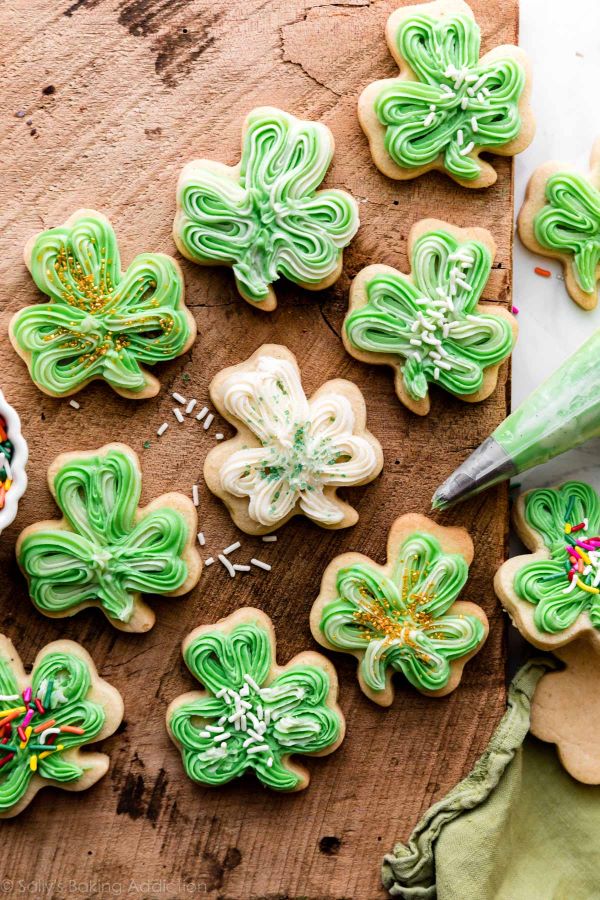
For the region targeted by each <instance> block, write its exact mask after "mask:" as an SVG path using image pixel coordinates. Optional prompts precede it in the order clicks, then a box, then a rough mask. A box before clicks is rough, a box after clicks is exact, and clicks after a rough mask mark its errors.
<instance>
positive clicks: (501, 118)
mask: <svg viewBox="0 0 600 900" xmlns="http://www.w3.org/2000/svg"><path fill="white" fill-rule="evenodd" d="M386 39H387V42H388V46H389V48H390V52H391V54H392V56H393V57H394V59H395V61H396V62H397V64H398V67H399V69H400V75H399V76H398V77H397V78H386V79H383V80H381V81H375V82H373V83H372V84H370V85H369V86H368V87H367V88H365V90H364V91H363V92H362V94H361V96H360V98H359V101H358V118H359V120H360V124H361V126H362V129H363V131H364V132H365V134H366V136H367V138H368V139H369V144H370V148H371V155H372V157H373V160H374V162H375V165H376V166H377V168H378V169H380V170H381V171H382V172H383V173H384V175H387V176H388V177H390V178H397V179H407V178H416V177H417V176H418V175H422V174H423V173H424V172H428V171H429V170H430V169H437V170H438V171H440V172H445V173H446V174H447V175H449V176H450V177H451V178H453V179H454V181H457V182H458V183H459V184H461V185H463V186H464V187H470V188H485V187H488V186H489V185H491V184H493V183H494V182H495V181H496V178H497V173H496V170H495V169H494V168H493V166H492V165H490V163H488V162H485V161H484V160H482V159H481V158H480V154H481V153H486V152H488V151H489V152H493V153H497V154H500V155H502V156H514V155H515V154H516V153H520V152H521V151H522V150H524V149H525V148H526V147H527V146H529V144H530V143H531V140H532V139H533V134H534V130H535V126H534V120H533V114H532V112H531V108H530V106H529V95H530V91H531V76H530V67H529V63H528V61H527V57H526V56H525V54H524V53H523V51H522V50H520V49H519V47H514V46H512V45H504V46H500V47H495V48H494V49H493V50H490V51H489V52H488V53H486V54H485V55H484V56H482V57H481V58H480V56H479V53H480V43H481V34H480V31H479V26H478V24H477V22H476V21H475V18H474V16H473V13H472V11H471V8H470V7H469V6H468V5H467V4H466V3H464V2H463V0H436V2H434V3H422V4H418V5H416V6H403V7H401V8H400V9H397V10H396V11H395V12H393V13H392V15H391V16H390V17H389V19H388V21H387V26H386Z"/></svg>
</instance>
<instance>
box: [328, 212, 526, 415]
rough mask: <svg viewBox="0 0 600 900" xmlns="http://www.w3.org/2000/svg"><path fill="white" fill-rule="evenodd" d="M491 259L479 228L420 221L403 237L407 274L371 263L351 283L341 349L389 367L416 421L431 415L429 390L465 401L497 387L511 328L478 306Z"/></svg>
mask: <svg viewBox="0 0 600 900" xmlns="http://www.w3.org/2000/svg"><path fill="white" fill-rule="evenodd" d="M495 253H496V246H495V244H494V241H493V240H492V236H491V235H490V233H489V232H488V231H486V230H485V229H483V228H455V227H454V226H452V225H448V224H447V223H446V222H440V221H438V220H437V219H423V220H422V221H421V222H417V224H416V225H414V226H413V228H412V229H411V232H410V235H409V239H408V254H409V258H410V260H411V269H412V271H411V274H410V275H404V274H403V273H402V272H398V271H397V270H396V269H393V268H392V267H391V266H384V265H373V266H367V268H366V269H363V270H362V271H361V272H359V273H358V275H357V276H356V278H355V279H354V281H353V283H352V287H351V289H350V304H349V309H348V314H347V316H346V319H345V320H344V325H343V329H342V338H343V341H344V345H345V347H346V350H347V351H348V353H350V354H351V356H354V357H355V358H356V359H359V360H362V361H363V362H371V363H375V364H386V365H389V366H391V367H392V368H393V369H394V370H395V373H396V393H397V394H398V397H399V399H400V400H401V401H402V403H404V405H405V406H407V407H408V408H409V409H410V410H412V411H413V412H414V413H417V414H418V415H420V416H423V415H426V414H427V413H428V412H429V409H430V399H429V384H438V385H439V386H440V387H442V388H444V389H445V390H446V391H449V392H450V393H451V394H454V395H455V396H457V397H459V398H460V399H461V400H466V401H468V402H470V403H475V402H477V401H479V400H485V398H486V397H489V395H490V394H491V393H492V391H493V390H494V388H495V387H496V382H497V380H498V368H499V366H500V364H501V363H502V362H503V360H505V359H506V358H507V356H509V354H510V353H511V351H512V348H513V346H514V343H515V340H516V336H517V323H516V320H515V318H514V316H512V315H511V314H510V313H509V312H508V311H507V310H505V309H504V308H503V307H501V306H499V305H498V304H491V303H480V302H479V299H480V297H481V294H482V291H483V289H484V288H485V285H486V283H487V280H488V277H489V274H490V271H491V268H492V261H493V259H494V256H495Z"/></svg>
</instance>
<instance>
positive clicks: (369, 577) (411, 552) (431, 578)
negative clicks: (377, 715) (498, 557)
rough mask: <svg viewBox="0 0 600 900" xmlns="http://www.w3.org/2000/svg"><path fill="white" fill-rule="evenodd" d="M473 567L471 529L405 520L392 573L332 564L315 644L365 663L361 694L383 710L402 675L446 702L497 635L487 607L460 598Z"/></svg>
mask: <svg viewBox="0 0 600 900" xmlns="http://www.w3.org/2000/svg"><path fill="white" fill-rule="evenodd" d="M472 560H473V542H472V541H471V538H470V537H469V535H468V534H467V532H466V531H465V529H464V528H456V527H451V528H450V527H443V526H441V525H437V524H436V523H435V522H433V521H432V520H431V519H428V518H427V517H425V516H420V515H417V514H414V513H408V514H407V515H404V516H400V518H399V519H396V521H395V522H394V524H393V525H392V528H391V530H390V533H389V537H388V546H387V563H386V564H385V566H381V565H378V564H377V563H374V562H373V561H372V560H371V559H369V558H368V557H367V556H364V555H363V554H362V553H343V554H342V555H341V556H337V557H336V558H335V559H334V560H333V561H332V562H331V563H330V564H329V566H328V567H327V569H326V570H325V573H324V575H323V580H322V582H321V592H320V594H319V596H318V598H317V600H316V601H315V603H314V605H313V608H312V610H311V614H310V628H311V631H312V633H313V637H314V638H315V640H316V641H318V643H319V644H321V645H322V646H323V647H326V648H327V649H328V650H338V651H341V652H343V653H351V654H352V655H353V656H355V657H356V658H357V660H358V681H359V684H360V687H361V689H362V690H363V692H364V693H365V694H366V696H367V697H369V699H370V700H373V701H374V702H375V703H379V704H380V705H381V706H390V705H391V703H392V702H393V700H394V687H393V683H392V676H393V675H394V673H396V672H399V673H401V674H402V675H404V677H405V678H406V679H407V680H408V681H409V682H410V683H411V684H412V685H413V686H414V687H416V688H417V690H419V691H420V692H421V693H422V694H429V695H432V696H436V697H443V696H444V695H446V694H448V693H450V692H451V691H453V690H454V689H455V688H456V687H457V686H458V684H459V683H460V680H461V677H462V672H463V668H464V666H465V663H466V662H467V661H468V660H469V659H470V658H471V657H472V656H474V655H475V654H476V653H477V652H478V651H479V650H480V649H481V646H482V644H483V642H484V641H485V639H486V637H487V634H488V630H489V628H488V620H487V616H486V615H485V613H484V611H483V610H482V609H481V607H479V606H477V605H476V604H474V603H470V602H468V601H462V600H457V599H456V598H457V597H458V595H459V593H460V592H461V590H462V589H463V587H464V585H465V583H466V581H467V578H468V574H469V565H470V563H471V562H472Z"/></svg>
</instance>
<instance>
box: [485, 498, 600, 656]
mask: <svg viewBox="0 0 600 900" xmlns="http://www.w3.org/2000/svg"><path fill="white" fill-rule="evenodd" d="M513 521H514V525H515V528H516V530H517V532H518V534H519V536H520V537H521V538H522V540H523V542H524V543H525V545H526V546H527V547H528V548H529V549H530V550H532V551H533V552H532V553H528V554H525V555H523V556H515V557H513V558H512V559H509V560H508V561H507V562H505V563H504V564H503V565H502V566H500V568H499V569H498V571H497V572H496V577H495V579H494V587H495V589H496V593H497V595H498V597H499V599H500V601H501V602H502V604H503V606H505V607H506V609H507V610H508V612H509V613H510V615H511V617H512V619H513V621H514V623H515V625H516V626H517V628H518V629H519V631H520V632H521V633H522V635H523V636H524V637H525V638H526V639H527V640H528V641H529V642H530V643H531V644H534V645H535V646H536V647H540V648H541V649H543V650H552V649H553V648H554V647H562V646H563V645H564V644H567V643H569V642H570V641H572V640H574V639H575V638H577V637H580V636H585V637H586V638H587V639H588V640H590V641H591V642H592V643H593V644H595V645H596V648H597V649H598V650H600V499H599V498H598V494H597V493H596V491H595V490H594V489H593V488H592V487H590V486H589V485H588V484H584V483H583V482H582V481H567V482H566V483H565V484H562V485H560V487H556V488H536V489H534V490H531V491H527V492H526V493H524V494H522V495H521V496H520V497H519V498H518V500H517V502H516V503H515V504H514V507H513Z"/></svg>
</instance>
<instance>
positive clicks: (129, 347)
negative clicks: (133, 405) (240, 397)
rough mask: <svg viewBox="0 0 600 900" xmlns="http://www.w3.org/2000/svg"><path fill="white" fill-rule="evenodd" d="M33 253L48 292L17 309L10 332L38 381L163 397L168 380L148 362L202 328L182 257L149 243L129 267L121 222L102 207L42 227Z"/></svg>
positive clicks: (64, 393) (164, 356)
mask: <svg viewBox="0 0 600 900" xmlns="http://www.w3.org/2000/svg"><path fill="white" fill-rule="evenodd" d="M24 255H25V264H26V265H27V268H28V269H29V270H30V272H31V275H32V278H33V280H34V281H35V283H36V285H37V287H38V288H39V289H40V291H42V293H44V294H45V295H46V296H47V298H48V302H46V303H37V304H35V305H34V306H27V307H25V309H22V310H20V311H19V312H17V313H16V314H15V315H14V316H13V318H12V321H11V323H10V327H9V336H10V339H11V342H12V344H13V347H14V348H15V350H16V351H17V353H18V354H19V356H20V357H21V358H22V359H23V360H25V362H26V364H27V367H28V369H29V372H30V375H31V378H32V380H33V381H34V383H35V384H36V385H37V387H38V388H39V389H40V390H41V391H43V392H44V393H45V394H50V395H51V396H53V397H68V396H70V395H71V394H75V393H77V392H78V391H80V390H82V389H83V388H85V387H86V385H88V384H89V383H90V382H91V381H95V380H103V381H106V383H107V384H109V385H110V386H111V387H112V388H113V390H115V391H116V392H117V394H120V395H121V396H122V397H128V398H130V399H132V400H143V399H145V398H146V397H154V396H155V395H156V394H157V393H158V391H159V389H160V382H159V381H158V379H156V378H155V377H154V375H151V374H150V372H148V371H147V369H146V368H145V366H147V365H150V366H153V365H156V364H157V363H161V362H166V361H167V360H171V359H174V358H175V357H177V356H181V354H182V353H185V352H186V350H189V348H190V347H191V346H192V344H193V343H194V339H195V337H196V323H195V321H194V318H193V316H192V314H191V313H190V311H189V310H188V308H187V307H186V305H185V302H184V284H183V275H182V273H181V269H180V268H179V266H178V264H177V263H176V262H175V260H174V259H172V257H170V256H166V255H165V254H164V253H141V254H140V255H139V256H136V257H135V259H134V260H133V261H132V262H131V264H130V265H129V268H128V269H127V270H126V271H125V272H123V271H122V269H121V262H120V254H119V246H118V244H117V239H116V236H115V233H114V231H113V227H112V225H111V223H110V222H109V220H108V219H107V218H106V217H105V216H103V215H102V213H99V212H96V211H95V210H93V209H79V210H77V212H75V213H73V215H72V216H70V217H69V218H68V219H67V221H66V222H65V223H64V225H59V226H58V227H57V228H51V229H49V230H48V231H42V232H40V233H39V234H37V235H35V236H34V237H32V238H31V240H30V241H29V242H28V243H27V246H26V247H25V254H24Z"/></svg>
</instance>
